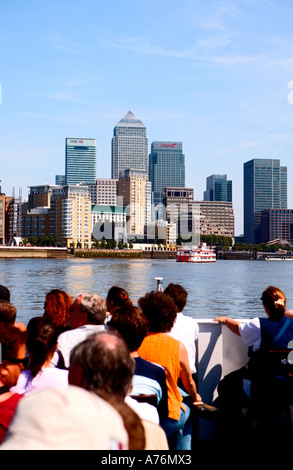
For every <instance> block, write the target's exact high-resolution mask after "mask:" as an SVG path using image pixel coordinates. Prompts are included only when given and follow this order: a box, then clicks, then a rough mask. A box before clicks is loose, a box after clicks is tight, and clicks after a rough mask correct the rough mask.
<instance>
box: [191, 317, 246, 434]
mask: <svg viewBox="0 0 293 470" xmlns="http://www.w3.org/2000/svg"><path fill="white" fill-rule="evenodd" d="M197 321H198V324H199V337H198V340H197V342H196V351H197V358H196V369H197V371H198V389H199V393H200V395H201V396H202V399H203V401H204V402H206V403H210V404H212V403H214V404H215V405H216V404H217V403H216V399H217V396H218V394H217V386H218V383H219V381H220V380H221V378H222V377H224V375H226V374H228V373H229V372H231V371H233V370H236V369H239V368H240V367H242V366H243V365H245V364H246V363H247V361H248V356H247V347H246V346H245V345H244V344H243V342H242V340H241V338H240V337H239V336H237V335H235V334H234V333H232V332H231V331H230V330H229V329H228V328H227V327H225V326H224V325H222V324H220V323H217V322H215V321H213V320H197ZM218 424H219V423H218V419H217V418H214V419H212V420H205V419H199V438H200V439H212V438H215V437H216V436H217V431H218Z"/></svg>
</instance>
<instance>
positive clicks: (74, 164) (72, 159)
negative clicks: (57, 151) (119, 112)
mask: <svg viewBox="0 0 293 470" xmlns="http://www.w3.org/2000/svg"><path fill="white" fill-rule="evenodd" d="M65 180H66V185H71V184H87V183H94V182H95V181H96V140H95V139H72V138H67V139H66V142H65ZM59 181H60V180H59Z"/></svg>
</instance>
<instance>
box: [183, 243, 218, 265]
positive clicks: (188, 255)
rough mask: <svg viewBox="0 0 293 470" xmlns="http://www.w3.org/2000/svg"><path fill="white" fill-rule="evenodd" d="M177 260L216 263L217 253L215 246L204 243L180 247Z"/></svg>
mask: <svg viewBox="0 0 293 470" xmlns="http://www.w3.org/2000/svg"><path fill="white" fill-rule="evenodd" d="M176 261H177V262H181V263H182V262H185V263H186V262H187V263H214V262H215V261H216V253H215V251H214V249H213V248H211V247H209V246H207V245H206V243H203V244H202V245H201V246H199V247H195V248H180V249H179V250H178V251H177V259H176Z"/></svg>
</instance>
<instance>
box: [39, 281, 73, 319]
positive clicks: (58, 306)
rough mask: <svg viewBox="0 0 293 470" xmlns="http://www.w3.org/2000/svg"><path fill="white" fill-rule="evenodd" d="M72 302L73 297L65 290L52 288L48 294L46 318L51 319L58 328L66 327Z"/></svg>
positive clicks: (45, 308) (45, 306) (45, 307)
mask: <svg viewBox="0 0 293 470" xmlns="http://www.w3.org/2000/svg"><path fill="white" fill-rule="evenodd" d="M72 303H73V300H72V297H71V296H70V295H69V294H67V292H65V291H64V290H61V289H53V290H51V291H50V292H48V293H47V295H46V300H45V305H44V318H46V319H48V320H51V321H52V322H53V323H54V324H55V325H56V326H57V327H58V328H60V327H61V328H62V327H66V326H67V325H68V320H69V315H70V307H71V305H72Z"/></svg>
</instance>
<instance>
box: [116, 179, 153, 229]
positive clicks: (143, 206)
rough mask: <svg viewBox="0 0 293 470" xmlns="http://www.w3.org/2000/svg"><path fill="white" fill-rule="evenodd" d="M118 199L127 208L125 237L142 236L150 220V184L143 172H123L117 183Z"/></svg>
mask: <svg viewBox="0 0 293 470" xmlns="http://www.w3.org/2000/svg"><path fill="white" fill-rule="evenodd" d="M118 198H119V200H120V201H121V202H122V204H123V206H124V207H126V208H127V236H129V235H130V237H132V238H134V237H135V236H140V235H142V236H143V234H144V229H145V226H146V225H147V224H148V223H149V222H150V220H151V183H150V182H149V180H148V174H147V172H146V171H144V170H124V171H123V172H121V173H120V177H119V181H118Z"/></svg>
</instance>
